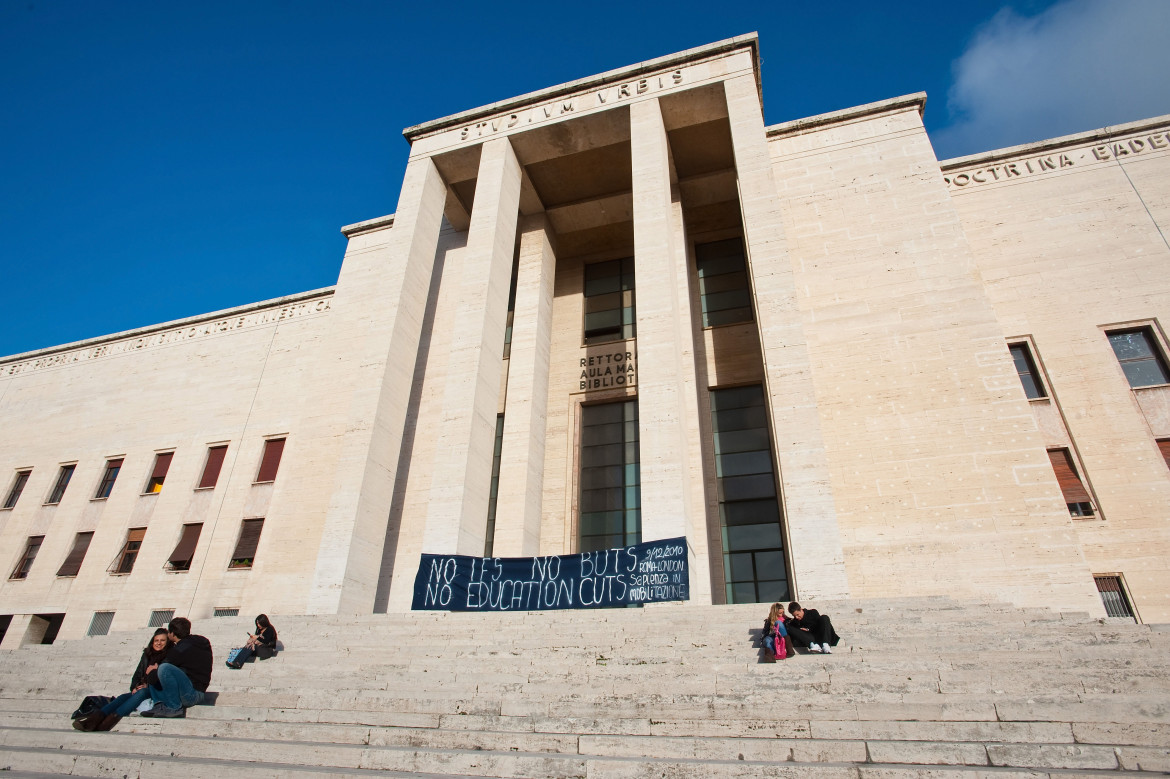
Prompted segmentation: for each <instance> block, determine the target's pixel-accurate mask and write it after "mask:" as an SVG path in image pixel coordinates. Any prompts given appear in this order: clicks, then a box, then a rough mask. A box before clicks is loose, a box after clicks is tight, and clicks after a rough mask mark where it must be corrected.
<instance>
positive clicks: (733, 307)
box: [695, 238, 754, 327]
mask: <svg viewBox="0 0 1170 779" xmlns="http://www.w3.org/2000/svg"><path fill="white" fill-rule="evenodd" d="M695 268H696V270H697V272H698V275H699V302H700V304H701V307H702V313H703V327H718V326H719V325H733V324H741V323H743V322H751V321H753V319H754V316H753V314H752V295H751V287H750V284H749V282H748V273H747V260H746V257H745V252H744V248H743V239H742V238H728V239H726V240H723V241H712V242H711V243H701V244H696V245H695Z"/></svg>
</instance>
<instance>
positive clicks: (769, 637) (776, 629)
mask: <svg viewBox="0 0 1170 779" xmlns="http://www.w3.org/2000/svg"><path fill="white" fill-rule="evenodd" d="M787 641H788V630H787V628H786V627H785V625H784V607H783V606H782V605H780V604H779V603H773V604H772V608H771V609H769V610H768V618H767V619H766V620H764V662H765V663H774V662H776V659H777V658H779V659H781V660H784V659H786V658H787V657H788V643H787Z"/></svg>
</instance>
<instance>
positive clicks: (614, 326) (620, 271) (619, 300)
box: [584, 257, 637, 346]
mask: <svg viewBox="0 0 1170 779" xmlns="http://www.w3.org/2000/svg"><path fill="white" fill-rule="evenodd" d="M584 303H585V344H586V345H587V346H588V345H589V344H601V343H610V342H611V341H623V340H626V339H629V338H633V337H635V336H636V335H637V327H636V323H635V316H634V258H633V257H626V258H625V259H621V260H609V261H607V262H595V263H593V264H591V265H586V266H585V301H584Z"/></svg>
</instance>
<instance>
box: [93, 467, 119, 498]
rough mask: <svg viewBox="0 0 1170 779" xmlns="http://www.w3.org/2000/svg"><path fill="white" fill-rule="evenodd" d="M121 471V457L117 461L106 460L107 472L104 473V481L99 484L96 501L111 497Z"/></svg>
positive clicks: (95, 494) (95, 495) (95, 496)
mask: <svg viewBox="0 0 1170 779" xmlns="http://www.w3.org/2000/svg"><path fill="white" fill-rule="evenodd" d="M121 470H122V458H121V457H119V458H117V459H115V460H106V470H105V472H104V473H102V480H101V482H100V483H99V484H98V488H97V492H96V493H94V496H93V497H94V499H95V500H96V499H99V498H108V497H110V492H111V491H112V490H113V489H114V482H115V481H117V479H118V472H119V471H121Z"/></svg>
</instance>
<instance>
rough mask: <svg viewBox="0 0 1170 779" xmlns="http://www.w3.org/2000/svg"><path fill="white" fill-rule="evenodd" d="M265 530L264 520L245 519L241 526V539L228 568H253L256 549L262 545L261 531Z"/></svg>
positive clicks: (237, 542)
mask: <svg viewBox="0 0 1170 779" xmlns="http://www.w3.org/2000/svg"><path fill="white" fill-rule="evenodd" d="M263 529H264V520H263V519H245V520H244V522H243V524H242V525H241V526H240V538H239V540H238V541H236V551H234V552H232V561H231V562H230V563H229V564H228V568H251V567H252V561H253V560H254V559H255V558H256V547H257V546H259V545H260V531H261V530H263Z"/></svg>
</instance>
